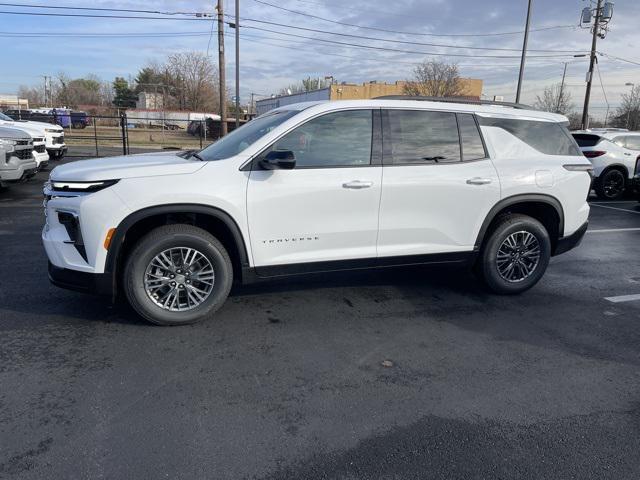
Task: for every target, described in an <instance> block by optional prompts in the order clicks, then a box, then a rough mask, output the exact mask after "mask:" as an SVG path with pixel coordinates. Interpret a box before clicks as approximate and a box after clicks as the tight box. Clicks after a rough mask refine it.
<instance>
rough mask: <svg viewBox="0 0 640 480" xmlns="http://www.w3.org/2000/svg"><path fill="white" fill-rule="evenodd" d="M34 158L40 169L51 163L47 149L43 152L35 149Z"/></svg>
mask: <svg viewBox="0 0 640 480" xmlns="http://www.w3.org/2000/svg"><path fill="white" fill-rule="evenodd" d="M33 159H34V160H35V161H36V164H37V168H38V170H42V169H43V168H45V167H47V166H48V165H49V154H48V153H47V152H46V150H45V151H44V152H42V153H40V152H36V151H35V150H34V151H33Z"/></svg>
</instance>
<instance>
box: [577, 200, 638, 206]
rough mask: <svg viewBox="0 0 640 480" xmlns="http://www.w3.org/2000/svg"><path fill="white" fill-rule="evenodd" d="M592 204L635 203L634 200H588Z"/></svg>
mask: <svg viewBox="0 0 640 480" xmlns="http://www.w3.org/2000/svg"><path fill="white" fill-rule="evenodd" d="M589 203H591V204H593V205H608V204H609V203H637V202H636V201H635V200H615V201H611V202H589Z"/></svg>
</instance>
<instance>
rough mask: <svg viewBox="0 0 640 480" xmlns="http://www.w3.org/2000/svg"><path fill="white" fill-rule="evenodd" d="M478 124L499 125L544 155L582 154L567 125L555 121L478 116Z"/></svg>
mask: <svg viewBox="0 0 640 480" xmlns="http://www.w3.org/2000/svg"><path fill="white" fill-rule="evenodd" d="M478 121H479V122H480V125H485V126H488V127H499V128H502V129H503V130H506V131H507V132H509V133H510V134H511V135H513V136H514V137H518V138H519V139H520V140H522V141H523V142H525V143H526V144H528V145H529V146H530V147H532V148H535V149H536V150H538V151H539V152H541V153H544V154H545V155H582V152H581V151H580V149H579V148H578V145H576V142H575V141H574V140H573V138H571V135H570V134H569V130H567V127H566V126H564V125H562V124H560V123H556V122H540V121H537V120H520V119H514V118H489V117H481V116H478Z"/></svg>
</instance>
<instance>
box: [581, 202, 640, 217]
mask: <svg viewBox="0 0 640 480" xmlns="http://www.w3.org/2000/svg"><path fill="white" fill-rule="evenodd" d="M591 205H592V206H594V207H600V208H609V209H611V210H619V211H621V212H627V213H635V214H636V215H640V212H638V211H636V210H627V209H625V208H618V207H608V206H607V205H600V204H599V203H592V204H591Z"/></svg>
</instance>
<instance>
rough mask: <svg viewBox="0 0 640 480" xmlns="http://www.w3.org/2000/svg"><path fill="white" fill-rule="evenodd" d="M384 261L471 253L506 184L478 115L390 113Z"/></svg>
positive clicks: (385, 139) (385, 127)
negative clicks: (488, 151)
mask: <svg viewBox="0 0 640 480" xmlns="http://www.w3.org/2000/svg"><path fill="white" fill-rule="evenodd" d="M383 145H384V167H383V170H384V181H383V189H382V199H381V202H380V233H379V240H378V256H379V257H393V256H402V255H409V256H412V255H425V254H436V253H452V252H465V251H470V250H473V247H474V244H475V241H476V236H477V235H478V232H479V230H480V227H481V225H482V222H483V221H484V219H485V218H486V216H487V214H488V213H489V210H490V209H491V208H492V207H493V205H495V204H496V203H497V202H498V201H499V200H500V182H499V179H498V175H497V173H496V170H495V168H494V166H493V164H492V162H491V160H490V159H489V158H488V157H487V154H486V152H485V148H484V145H483V143H482V138H481V136H480V133H479V129H478V127H477V125H476V122H475V119H474V117H473V115H471V114H466V113H460V114H455V113H451V112H438V111H424V110H392V109H389V110H384V111H383Z"/></svg>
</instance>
